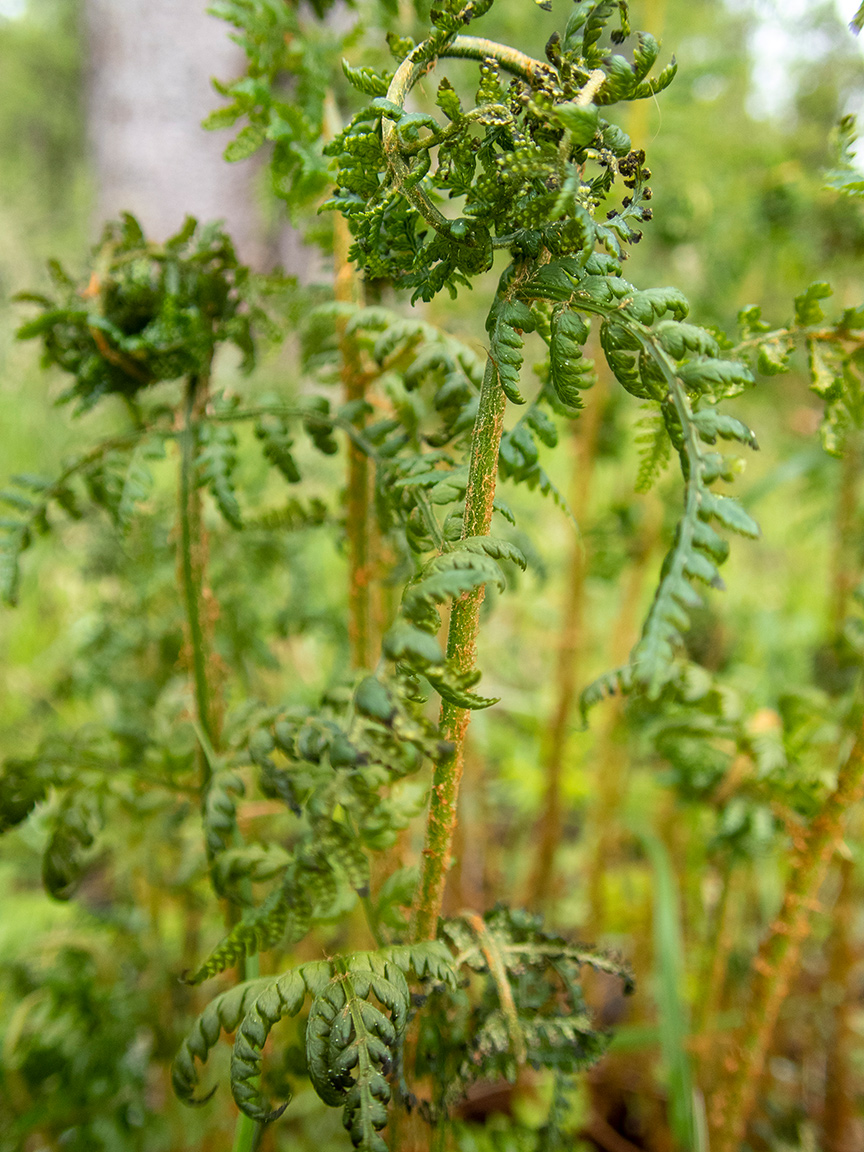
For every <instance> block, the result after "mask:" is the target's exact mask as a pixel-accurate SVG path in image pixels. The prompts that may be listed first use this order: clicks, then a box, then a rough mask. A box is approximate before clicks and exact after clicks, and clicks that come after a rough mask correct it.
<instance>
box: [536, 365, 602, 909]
mask: <svg viewBox="0 0 864 1152" xmlns="http://www.w3.org/2000/svg"><path fill="white" fill-rule="evenodd" d="M601 388H602V385H601V384H600V383H599V382H598V384H596V385H595V388H594V389H593V390H592V391H597V392H599V391H600V390H601ZM591 399H592V400H593V403H591V404H589V406H588V409H587V411H586V412H585V414H584V416H583V417H582V420H580V421H579V423H577V424H574V426H573V462H574V463H573V480H572V488H571V498H570V503H571V507H572V509H573V513H574V515H575V517H576V521H577V523H578V524H579V528H580V535H579V536H577V537H576V538H575V539H574V541H573V546H572V548H571V551H570V560H569V563H568V566H567V593H566V599H565V601H564V611H563V613H562V620H561V624H560V637H561V640H560V643H559V645H558V655H557V662H556V663H557V674H556V678H555V679H556V686H557V698H556V701H555V708H554V711H553V713H552V719H551V723H550V724H549V725H548V727H547V729H546V733H545V740H544V747H543V754H542V765H543V776H544V779H545V784H546V788H545V795H544V798H543V810H542V812H541V814H540V819H539V820H538V822H537V826H536V828H535V831H534V841H535V843H536V844H537V853H536V856H535V858H534V867H533V869H532V873H531V879H530V882H529V889H528V903H529V904H530V905H532V906H534V907H539V906H540V905H542V904H543V903H545V902H546V901H548V899H549V897H550V893H551V881H552V872H553V868H554V864H555V855H556V853H557V851H558V845H559V844H560V842H561V835H562V832H563V827H564V820H563V813H562V796H561V792H562V787H561V785H562V778H563V769H564V756H565V753H566V751H567V744H568V738H569V735H570V725H571V721H572V719H573V712H574V709H575V707H576V685H577V682H578V675H579V654H580V651H581V649H582V641H583V635H584V630H585V626H584V603H585V576H586V570H587V563H586V555H585V542H584V540H583V538H582V536H581V529H582V524H583V523H584V521H585V517H586V515H587V512H588V503H589V499H590V495H591V481H592V478H593V473H594V463H595V458H596V449H597V432H598V430H599V427H600V421H601V418H602V415H603V408H604V406H605V405H604V404H603V400H604V399H605V397H603V396H602V395H598V396H592V398H591Z"/></svg>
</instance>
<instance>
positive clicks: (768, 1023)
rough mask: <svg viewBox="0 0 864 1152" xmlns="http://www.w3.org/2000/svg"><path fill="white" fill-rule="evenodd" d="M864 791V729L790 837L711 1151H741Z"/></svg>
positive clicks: (718, 1098)
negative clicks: (825, 886)
mask: <svg viewBox="0 0 864 1152" xmlns="http://www.w3.org/2000/svg"><path fill="white" fill-rule="evenodd" d="M862 796H864V730H862V731H860V732H859V734H858V737H857V738H856V740H855V743H854V745H853V747H852V750H851V752H850V753H849V755H848V757H847V758H846V761H845V762H844V764H843V766H842V768H841V769H840V772H839V775H838V778H837V785H836V787H835V789H834V791H833V792H832V793H831V795H830V796H829V798H828V800H827V801H826V803H825V805H824V807H823V809H822V811H821V812H820V814H819V815H818V816H817V817H816V819H815V820H814V821H813V823H812V824H811V825H810V827H809V828H808V829H806V831H802V832H800V833H799V834H798V835H797V836H796V837H795V839H794V841H793V849H794V850H793V856H792V868H791V873H790V876H789V881H788V883H787V886H786V894H785V897H784V899H783V905H782V907H781V909H780V912H779V914H778V916H777V919H776V920H775V921H774V923H773V924H772V925H771V928H770V930H769V932H768V935H767V936H766V937H765V938H764V939H763V941H762V944H761V946H760V948H759V952H758V955H757V957H756V959H755V960H754V961H753V971H754V978H753V984H752V987H751V992H750V997H749V1003H748V1007H747V1013H746V1017H745V1022H744V1025H743V1027H742V1029H741V1032H740V1033H739V1035H738V1037H737V1043H736V1044H735V1045H734V1047H733V1050H732V1052H731V1053H730V1055H729V1057H728V1059H727V1060H726V1061H725V1064H724V1068H725V1071H726V1073H727V1075H726V1079H725V1083H721V1085H720V1087H719V1088H718V1090H717V1091H716V1092H715V1093H714V1097H713V1099H712V1101H711V1107H710V1112H709V1123H710V1125H711V1133H712V1134H711V1150H712V1152H738V1148H739V1145H740V1144H741V1142H742V1141H743V1139H744V1135H745V1132H746V1129H747V1123H748V1121H749V1119H750V1116H751V1114H752V1112H753V1109H754V1107H755V1105H756V1102H757V1095H758V1090H759V1083H760V1080H761V1078H762V1072H763V1070H764V1067H765V1061H766V1058H767V1055H768V1051H769V1049H770V1045H771V1039H772V1037H773V1035H774V1029H775V1026H776V1024H777V1018H778V1016H779V1014H780V1008H781V1006H782V1004H783V1001H784V1000H785V999H786V996H787V994H788V992H789V986H790V984H791V981H792V978H793V976H794V974H795V969H796V966H797V963H798V957H799V954H800V951H801V944H802V942H803V941H804V940H805V939H806V937H807V935H808V932H809V929H810V919H811V916H812V913H813V911H814V909H815V908H816V907H817V906H818V905H817V898H818V895H819V890H820V888H821V886H822V883H823V881H824V879H825V875H826V873H827V871H828V866H829V865H830V863H831V860H832V858H833V857H834V854H835V853H836V851H837V849H838V848H839V846H840V843H841V841H842V839H843V834H844V830H845V825H846V815H847V813H848V811H849V810H850V809H851V808H852V807H853V806H854V805H855V804H857V803H858V801H859V800H860V799H861V798H862Z"/></svg>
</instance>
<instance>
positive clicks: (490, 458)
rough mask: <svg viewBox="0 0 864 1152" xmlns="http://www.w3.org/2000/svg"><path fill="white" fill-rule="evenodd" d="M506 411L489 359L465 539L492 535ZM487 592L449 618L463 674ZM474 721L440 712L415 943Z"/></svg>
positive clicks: (447, 841) (429, 913) (433, 898)
mask: <svg viewBox="0 0 864 1152" xmlns="http://www.w3.org/2000/svg"><path fill="white" fill-rule="evenodd" d="M506 406H507V398H506V397H505V395H504V392H503V390H502V388H501V385H500V383H499V381H498V372H497V370H496V368H495V365H494V363H493V361H492V360H491V358H490V359H487V361H486V371H485V373H484V374H483V384H482V386H481V388H480V403H479V408H478V411H477V418H476V420H475V422H474V430H473V432H472V434H471V459H470V463H469V468H468V487H467V491H466V494H465V516H464V520H463V526H462V536H463V537H467V536H486V535H488V533H489V526H490V524H491V522H492V505H493V502H494V500H495V484H496V481H497V478H498V448H499V445H500V443H501V433H502V431H503V428H504V411H505V408H506ZM484 592H485V589H484V588H483V587H480V588H478V589H476V590H475V591H473V592H468V593H466V594H465V595H464V596H462V597H460V598H459V599H458V600H456V601H455V603H454V604H453V608H452V610H451V613H450V633H449V637H448V642H447V655H448V658H449V659H450V660H452V661H453V662H454V664H455V667H456V668H457V669H458V671H459V672H471V671H472V670H473V669H474V666H475V662H476V653H477V631H478V627H479V621H480V605H481V604H482V603H483V596H484ZM470 719H471V713H470V711H468V710H467V709H465V708H457V707H455V706H454V705H453V704H448V703H446V702H445V703H444V704H443V706H442V708H441V722H440V732H441V737H442V739H443V740H448V741H450V742H451V743H452V744H453V746H454V752H453V755H452V756H450V757H449V758H448V759H447V760H445V761H442V762H441V763H439V764H436V766H435V773H434V776H433V779H432V792H431V795H430V797H429V813H428V816H427V821H426V842H425V845H424V847H423V861H422V864H421V870H420V882H419V885H418V888H417V896H416V897H415V901H414V923H413V938H414V939H415V940H429V939H434V938H435V934H436V932H437V931H438V917H439V916H440V914H441V905H442V902H443V899H444V885H445V883H446V880H447V871H448V869H449V867H450V860H451V856H452V850H453V833H454V830H455V827H456V807H457V800H458V797H459V784H460V781H461V779H462V771H463V769H464V765H465V734H466V732H467V730H468V724H469V722H470Z"/></svg>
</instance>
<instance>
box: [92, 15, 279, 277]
mask: <svg viewBox="0 0 864 1152" xmlns="http://www.w3.org/2000/svg"><path fill="white" fill-rule="evenodd" d="M86 17H87V25H86V27H87V38H88V57H89V59H88V72H89V76H88V129H89V136H90V142H91V149H92V154H93V158H94V161H95V172H96V183H97V188H96V212H97V221H98V226H101V221H102V220H105V219H108V218H110V217H114V216H117V215H118V214H119V213H120V212H124V211H128V212H132V213H134V215H136V216H137V217H138V218H139V219H140V221H141V223H142V225H143V226H144V230H145V232H147V234H148V235H151V236H153V238H154V239H158V240H164V239H165V238H166V237H167V236H169V235H171V233H172V232H175V231H177V229H178V228H179V227H180V225H181V224H182V223H183V219H184V217H185V216H186V215H187V214H190V215H192V216H196V217H197V218H198V219H199V220H201V221H208V220H217V219H219V220H223V221H224V222H225V226H226V228H227V231H228V232H229V233H230V235H231V236H232V237H233V239H234V241H235V244H236V246H237V250H238V252H239V254H240V256H241V259H243V260H244V261H246V262H247V263H250V264H252V265H253V266H255V267H259V268H260V267H265V266H267V265H268V264H271V263H273V262H274V259H278V258H279V257H280V255H281V254H280V253H278V252H277V251H276V249H277V248H278V246H279V243H278V242H279V236H278V234H277V235H273V236H270V237H268V236H267V232H266V229H265V227H264V224H263V221H262V217H261V214H260V213H259V211H258V210H257V204H256V189H255V184H256V173H257V168H258V165H257V164H256V162H255V160H248V161H241V162H240V163H235V164H228V163H227V162H226V161H225V160H224V159H223V157H222V153H223V151H224V148H225V145H226V144H227V143H228V141H229V140H230V139H231V136H232V132H231V130H230V129H229V130H227V131H219V132H208V131H205V130H204V129H203V128H202V127H201V121H202V120H203V119H204V117H205V116H207V115H208V113H210V112H212V111H213V110H214V109H215V108H218V107H220V106H221V104H222V103H223V100H222V98H221V97H220V96H219V95H218V94H217V93H216V92H215V91H214V89H213V87H212V84H211V78H212V77H216V78H218V79H220V80H223V81H228V80H233V79H234V78H235V77H237V76H238V75H240V73H241V72H242V71H243V69H244V66H245V56H244V53H243V51H242V50H241V49H240V48H239V47H238V45H236V44H234V43H233V42H232V41H231V40H230V39H229V31H230V29H229V27H228V25H227V24H226V23H224V22H223V21H222V20H219V19H217V18H216V17H215V16H211V15H209V14H208V13H207V11H206V3H205V0H86ZM287 270H288V271H291V269H290V268H289V269H287Z"/></svg>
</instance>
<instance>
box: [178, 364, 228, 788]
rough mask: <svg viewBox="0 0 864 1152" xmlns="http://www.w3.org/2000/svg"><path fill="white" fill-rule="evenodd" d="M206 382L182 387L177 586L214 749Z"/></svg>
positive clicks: (205, 774) (205, 768)
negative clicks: (202, 445) (201, 431)
mask: <svg viewBox="0 0 864 1152" xmlns="http://www.w3.org/2000/svg"><path fill="white" fill-rule="evenodd" d="M207 385H208V381H207V378H206V377H199V376H191V377H190V378H189V381H188V384H187V387H186V407H185V413H184V421H183V429H182V432H181V434H180V581H181V584H182V588H183V602H184V606H185V609H186V633H187V643H188V648H189V657H190V661H191V665H192V678H193V683H194V687H195V714H196V720H197V722H198V724H199V725H200V727H201V730H202V731H203V732H204V734H205V736H206V737H207V740H208V741H209V743H210V744H211V745H213V746H214V747H215V746H216V744H217V743H218V734H219V732H218V730H219V723H218V713H217V712H216V709H215V700H214V696H213V691H212V686H211V684H210V679H209V670H210V667H211V665H212V659H211V653H210V644H209V637H208V635H207V629H206V626H205V622H204V619H203V616H202V611H201V609H202V604H203V601H204V593H205V587H206V567H207V560H206V548H207V544H206V540H205V537H204V532H203V528H202V525H201V498H200V495H199V493H198V485H197V482H196V476H195V468H196V463H197V456H198V447H197V424H198V416H199V414H200V413H201V411H202V410H203V408H204V405H205V404H206V403H207ZM199 759H200V761H201V768H202V772H201V778H202V786H203V785H206V783H207V781H208V780H209V779H210V766H209V763H208V759H207V757H206V756H204V755H201V756H200V757H199Z"/></svg>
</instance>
